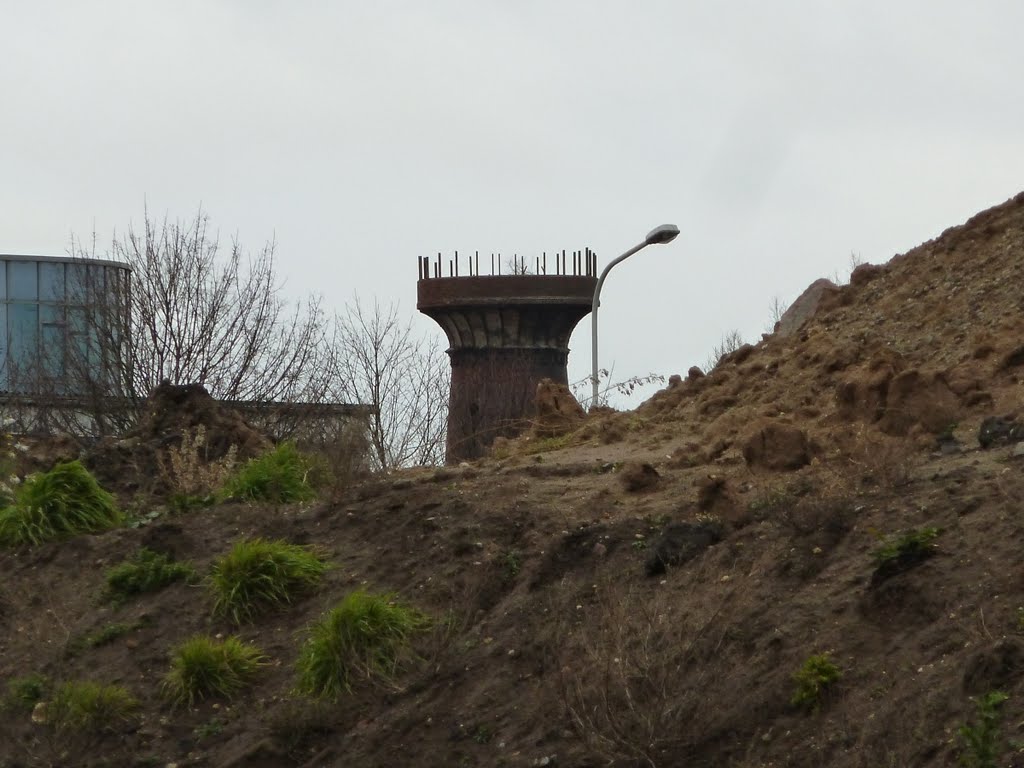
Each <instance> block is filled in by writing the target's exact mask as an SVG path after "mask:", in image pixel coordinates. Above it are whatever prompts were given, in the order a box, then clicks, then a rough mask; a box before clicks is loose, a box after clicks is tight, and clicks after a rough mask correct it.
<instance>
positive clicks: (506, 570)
mask: <svg viewBox="0 0 1024 768" xmlns="http://www.w3.org/2000/svg"><path fill="white" fill-rule="evenodd" d="M499 561H500V563H501V566H502V571H503V575H504V577H505V581H512V580H513V579H515V577H516V576H518V575H519V572H520V571H521V570H522V569H523V553H522V552H520V551H519V550H518V549H510V550H507V551H505V552H503V553H502V554H501V557H500V558H499Z"/></svg>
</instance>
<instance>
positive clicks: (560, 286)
mask: <svg viewBox="0 0 1024 768" xmlns="http://www.w3.org/2000/svg"><path fill="white" fill-rule="evenodd" d="M570 260H571V261H570ZM553 262H554V263H553V267H554V268H553V269H551V270H550V272H549V270H548V257H547V254H545V255H544V256H543V259H542V258H541V257H537V258H536V260H535V272H536V273H535V274H524V272H525V271H526V270H525V268H524V266H523V264H522V263H521V262H520V261H519V258H518V257H516V258H515V261H514V262H513V265H512V272H513V274H504V275H503V274H500V270H501V264H500V257H499V261H498V262H497V269H498V272H499V274H494V269H495V265H496V262H495V260H494V256H493V255H492V257H491V271H492V274H489V275H480V274H479V255H476V259H475V260H474V258H473V257H470V259H469V263H468V269H467V272H468V274H466V275H463V276H460V275H459V266H458V254H456V256H455V258H454V259H453V260H450V261H449V263H448V276H447V277H443V276H442V265H441V256H440V254H438V257H437V259H436V260H435V261H431V260H430V259H429V258H421V259H420V264H419V281H418V283H417V304H416V306H417V308H418V309H419V310H420V312H423V313H424V314H425V315H427V316H428V317H431V318H433V319H434V320H435V321H436V322H437V323H438V324H439V325H440V326H441V328H442V329H443V330H444V332H445V335H446V336H447V337H448V345H449V346H448V356H449V359H450V361H451V366H452V384H451V393H450V395H449V399H448V440H447V445H446V449H445V459H446V461H447V462H448V463H452V462H456V461H462V460H466V459H475V458H478V457H480V456H483V455H484V454H485V453H486V452H487V450H488V448H489V447H490V445H491V443H492V442H494V438H496V437H499V436H504V437H512V436H515V435H517V434H519V433H520V432H521V431H522V429H523V427H524V425H525V424H526V423H528V420H529V419H530V417H531V416H532V415H533V408H534V397H535V394H536V390H537V384H538V383H539V382H540V380H541V379H544V378H549V379H552V380H554V381H556V382H559V383H561V384H568V373H567V369H566V366H567V363H568V359H569V337H570V336H571V335H572V331H573V329H574V328H575V327H576V324H577V323H578V322H579V321H580V320H581V319H583V318H584V317H585V316H586V315H587V314H588V313H589V312H590V308H591V303H592V301H593V297H594V289H595V287H596V286H597V277H596V271H597V257H596V254H594V253H593V252H592V251H591V250H590V249H589V248H588V249H586V250H585V251H577V252H574V253H571V254H566V252H565V251H562V252H560V253H556V254H554V257H553Z"/></svg>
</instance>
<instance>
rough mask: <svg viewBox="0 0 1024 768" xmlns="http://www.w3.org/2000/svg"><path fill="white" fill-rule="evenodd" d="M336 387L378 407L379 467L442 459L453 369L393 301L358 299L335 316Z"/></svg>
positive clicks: (375, 447)
mask: <svg viewBox="0 0 1024 768" xmlns="http://www.w3.org/2000/svg"><path fill="white" fill-rule="evenodd" d="M336 345H337V359H338V364H339V368H340V372H341V375H340V377H339V379H338V382H337V389H336V392H337V393H338V395H339V396H341V397H343V398H344V399H346V400H348V401H349V402H359V403H365V404H367V405H369V406H371V407H372V409H373V414H372V415H371V417H370V426H369V442H370V448H371V453H372V458H373V464H374V466H375V468H376V469H383V470H387V469H392V468H394V467H401V466H409V465H418V464H440V463H443V461H444V448H445V429H446V426H447V414H448V391H449V386H450V369H449V365H448V361H447V360H446V359H445V356H444V353H443V349H442V347H441V345H440V344H438V343H437V342H435V341H433V340H432V339H431V337H418V336H416V335H415V334H414V333H413V330H412V324H411V322H410V321H407V320H406V321H403V320H402V319H401V317H400V316H399V313H398V308H397V307H396V306H395V305H394V304H389V305H387V306H382V305H380V304H379V303H377V302H376V301H374V303H373V306H372V308H369V307H366V306H364V305H363V304H362V302H360V300H359V299H358V298H356V299H354V300H353V302H352V303H351V304H350V305H349V306H348V307H347V308H346V310H345V312H344V313H343V314H341V315H339V316H338V317H337V330H336Z"/></svg>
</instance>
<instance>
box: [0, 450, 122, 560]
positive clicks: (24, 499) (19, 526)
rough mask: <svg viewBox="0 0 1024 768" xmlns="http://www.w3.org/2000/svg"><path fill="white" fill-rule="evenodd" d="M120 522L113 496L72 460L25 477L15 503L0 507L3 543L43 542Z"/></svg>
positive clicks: (111, 526)
mask: <svg viewBox="0 0 1024 768" xmlns="http://www.w3.org/2000/svg"><path fill="white" fill-rule="evenodd" d="M120 522H121V513H120V512H119V511H118V509H117V506H116V505H115V504H114V497H113V496H112V495H111V494H109V493H107V492H106V491H104V490H103V489H102V488H101V487H100V485H99V483H97V482H96V478H94V477H93V476H92V475H91V474H89V470H87V469H86V468H85V467H83V466H82V464H81V462H78V461H70V462H67V463H65V464H58V465H57V466H55V467H54V468H53V469H51V470H50V471H49V472H43V473H41V474H38V475H32V476H30V477H28V478H26V480H25V482H24V483H22V485H21V486H20V487H19V488H18V489H17V491H16V492H15V497H14V503H13V504H12V505H11V506H9V507H7V508H6V509H3V510H0V543H2V544H8V545H20V544H32V545H35V544H41V543H43V542H45V541H51V540H53V539H60V538H64V537H66V536H74V535H75V534H79V533H97V532H99V531H105V530H108V529H110V528H113V527H114V526H116V525H118V524H119V523H120Z"/></svg>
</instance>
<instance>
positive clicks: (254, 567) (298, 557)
mask: <svg viewBox="0 0 1024 768" xmlns="http://www.w3.org/2000/svg"><path fill="white" fill-rule="evenodd" d="M326 570H327V564H326V563H325V562H323V561H322V560H321V559H320V558H319V557H317V556H316V555H315V554H314V553H312V552H310V551H309V550H308V549H307V548H305V547H301V546H299V545H297V544H289V543H288V542H285V541H266V540H265V539H248V540H243V541H239V542H236V543H235V545H234V546H233V547H232V548H231V551H230V552H228V553H227V554H226V555H224V556H223V557H220V558H218V559H217V560H216V561H215V562H214V564H213V572H212V574H211V576H210V585H211V588H212V590H213V593H214V606H213V612H214V614H216V615H226V616H230V617H231V619H232V620H233V621H234V622H235V623H236V624H241V623H242V622H243V621H248V620H249V619H251V618H253V617H254V616H255V615H257V614H258V613H260V612H262V611H265V610H267V609H268V608H274V607H278V606H281V605H285V604H288V603H291V602H292V601H293V600H294V599H295V598H296V597H297V596H298V595H300V594H302V593H304V592H308V591H309V590H311V589H312V588H313V587H315V586H316V585H317V584H318V583H319V581H320V578H321V577H322V576H323V574H324V572H325V571H326Z"/></svg>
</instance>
